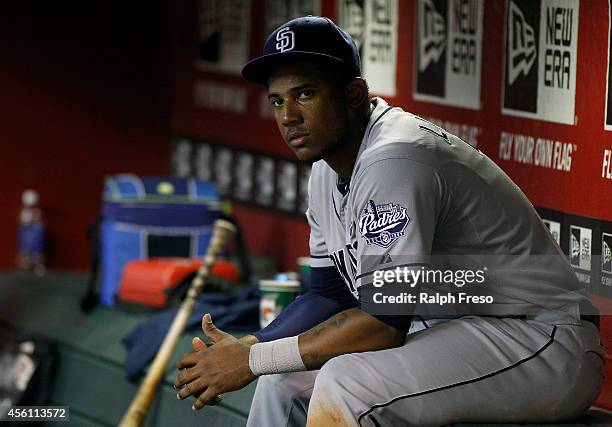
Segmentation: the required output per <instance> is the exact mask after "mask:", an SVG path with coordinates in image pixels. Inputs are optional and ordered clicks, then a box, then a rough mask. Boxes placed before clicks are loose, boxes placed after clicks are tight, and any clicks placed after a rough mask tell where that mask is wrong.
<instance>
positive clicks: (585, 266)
mask: <svg viewBox="0 0 612 427" xmlns="http://www.w3.org/2000/svg"><path fill="white" fill-rule="evenodd" d="M592 236H593V232H592V231H591V229H590V228H584V227H577V226H574V225H572V226H571V227H570V264H571V265H572V266H573V267H576V268H579V269H581V270H588V271H590V270H591V247H592Z"/></svg>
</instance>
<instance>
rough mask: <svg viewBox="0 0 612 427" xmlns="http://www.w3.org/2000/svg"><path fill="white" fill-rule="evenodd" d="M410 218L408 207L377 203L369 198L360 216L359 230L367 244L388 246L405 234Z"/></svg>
mask: <svg viewBox="0 0 612 427" xmlns="http://www.w3.org/2000/svg"><path fill="white" fill-rule="evenodd" d="M409 221H410V218H409V217H408V214H407V213H406V208H404V207H403V206H400V205H398V204H396V203H385V204H381V205H377V204H375V203H374V201H373V200H369V201H368V204H367V205H366V207H365V209H364V210H363V212H362V213H361V215H360V216H359V232H360V233H361V236H362V237H363V238H364V239H365V241H366V244H368V245H369V244H370V243H373V244H375V245H378V246H380V247H382V248H388V247H389V246H391V244H393V242H395V241H396V240H397V239H398V238H399V237H401V236H403V235H404V234H405V233H404V232H405V230H406V225H408V222H409Z"/></svg>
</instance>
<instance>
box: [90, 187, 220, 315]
mask: <svg viewBox="0 0 612 427" xmlns="http://www.w3.org/2000/svg"><path fill="white" fill-rule="evenodd" d="M220 216H222V207H221V202H220V200H219V195H218V194H217V191H216V190H215V187H214V186H213V184H212V183H211V182H208V181H200V180H196V179H187V178H154V177H151V178H143V177H138V176H135V175H116V176H111V177H107V178H106V181H105V184H104V200H103V205H102V222H101V225H100V257H101V259H100V265H101V271H100V283H101V285H100V302H101V303H102V305H105V306H109V307H112V306H114V305H115V294H116V293H117V291H118V288H119V282H120V280H121V274H122V272H123V267H124V266H125V264H126V263H127V262H128V261H132V260H137V259H148V258H153V257H201V256H203V255H204V253H205V252H206V248H207V246H208V241H209V240H210V237H211V235H212V225H213V223H214V221H215V220H216V219H217V218H219V217H220Z"/></svg>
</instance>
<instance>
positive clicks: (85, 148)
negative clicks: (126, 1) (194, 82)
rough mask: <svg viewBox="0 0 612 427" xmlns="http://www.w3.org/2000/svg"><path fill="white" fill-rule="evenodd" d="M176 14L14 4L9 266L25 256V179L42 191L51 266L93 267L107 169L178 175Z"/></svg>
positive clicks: (6, 204) (5, 178) (4, 195)
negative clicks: (93, 231)
mask: <svg viewBox="0 0 612 427" xmlns="http://www.w3.org/2000/svg"><path fill="white" fill-rule="evenodd" d="M166 15H167V11H166V10H165V8H164V6H163V5H162V4H161V3H155V2H151V3H150V4H149V5H148V8H147V9H141V8H137V7H135V6H126V5H121V6H119V5H110V4H106V3H103V2H94V3H92V2H81V3H79V4H78V5H76V4H75V5H73V7H72V9H66V8H58V7H56V6H55V5H54V4H53V3H47V4H37V6H36V7H31V8H30V7H28V6H26V5H24V4H21V3H20V4H19V5H14V6H8V5H3V7H2V17H3V24H2V25H1V26H0V57H2V67H0V93H1V94H2V102H1V103H0V118H1V119H0V120H1V121H2V126H0V182H2V184H3V185H2V191H0V206H2V214H1V221H0V241H1V242H2V244H1V245H0V268H11V267H12V266H13V265H14V262H15V257H16V239H17V231H16V230H17V218H18V212H19V206H20V203H21V192H22V191H23V190H24V189H26V188H33V189H36V190H38V191H39V193H40V197H41V204H42V208H43V211H44V214H45V216H46V223H47V227H48V243H49V244H48V251H47V254H48V264H49V266H50V267H51V268H79V269H84V268H86V267H87V266H88V262H87V260H88V254H87V251H88V245H87V242H86V240H85V232H84V230H85V226H86V224H87V222H88V221H89V220H91V219H94V218H95V217H96V216H97V214H98V212H99V209H100V195H101V190H102V181H103V178H104V176H105V175H106V174H112V173H118V172H132V173H139V174H166V173H168V169H169V166H168V158H169V151H170V143H169V139H170V136H169V133H170V132H169V118H168V110H169V104H168V102H169V101H168V99H169V98H168V80H169V65H168V63H169V53H170V51H169V36H168V34H169V30H168V23H167V22H166V18H165V16H166Z"/></svg>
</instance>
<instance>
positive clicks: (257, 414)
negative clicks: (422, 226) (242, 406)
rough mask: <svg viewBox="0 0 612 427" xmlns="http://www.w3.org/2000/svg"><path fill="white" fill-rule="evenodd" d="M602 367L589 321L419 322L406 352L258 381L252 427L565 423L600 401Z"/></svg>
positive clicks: (368, 355) (340, 360)
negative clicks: (596, 400)
mask: <svg viewBox="0 0 612 427" xmlns="http://www.w3.org/2000/svg"><path fill="white" fill-rule="evenodd" d="M418 323H419V324H420V323H421V322H418ZM603 361H604V354H603V350H602V347H601V345H600V341H599V333H598V331H597V328H596V327H595V326H594V325H593V324H592V323H590V322H586V321H583V322H582V324H581V325H565V324H557V325H552V324H550V323H545V322H541V321H537V320H524V319H513V318H486V317H464V318H461V319H454V320H450V321H445V322H442V323H438V324H436V325H435V326H432V325H431V324H428V326H427V327H423V326H418V325H417V322H416V321H415V322H413V328H412V329H411V331H410V333H409V334H408V335H407V339H406V341H405V344H404V345H403V346H401V347H398V348H393V349H388V350H382V351H373V352H365V353H353V354H346V355H342V356H339V357H335V358H333V359H331V360H330V361H328V362H327V363H326V364H325V365H324V366H323V368H321V369H320V370H318V371H308V372H296V373H291V374H278V375H266V376H262V377H260V378H259V380H258V384H257V389H256V391H255V396H254V399H253V403H252V406H251V410H250V413H249V419H248V423H247V426H249V427H264V426H265V427H275V426H279V427H285V426H304V425H308V426H309V427H319V426H330V427H331V426H400V425H401V426H440V425H446V424H452V423H457V422H474V423H478V422H496V423H520V422H555V421H561V420H566V419H571V418H574V417H577V416H579V415H580V414H581V413H582V412H584V411H585V410H586V409H587V408H588V407H589V406H590V405H591V403H592V402H593V400H594V399H595V398H596V397H597V395H598V393H599V390H600V388H601V384H602V382H603V378H604V376H603Z"/></svg>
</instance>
